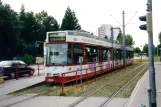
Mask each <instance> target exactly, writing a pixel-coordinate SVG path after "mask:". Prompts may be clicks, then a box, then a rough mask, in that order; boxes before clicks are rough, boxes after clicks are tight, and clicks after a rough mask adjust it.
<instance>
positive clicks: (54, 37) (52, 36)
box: [49, 32, 66, 42]
mask: <svg viewBox="0 0 161 107" xmlns="http://www.w3.org/2000/svg"><path fill="white" fill-rule="evenodd" d="M65 41H66V34H65V33H64V32H59V33H49V42H65Z"/></svg>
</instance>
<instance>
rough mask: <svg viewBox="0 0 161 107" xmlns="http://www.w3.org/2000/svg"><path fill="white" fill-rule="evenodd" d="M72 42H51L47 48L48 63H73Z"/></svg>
mask: <svg viewBox="0 0 161 107" xmlns="http://www.w3.org/2000/svg"><path fill="white" fill-rule="evenodd" d="M71 63H72V60H71V47H70V44H68V43H64V44H49V45H48V48H47V65H66V64H71Z"/></svg>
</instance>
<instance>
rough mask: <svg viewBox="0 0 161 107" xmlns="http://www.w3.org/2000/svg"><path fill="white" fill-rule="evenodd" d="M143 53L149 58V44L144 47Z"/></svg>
mask: <svg viewBox="0 0 161 107" xmlns="http://www.w3.org/2000/svg"><path fill="white" fill-rule="evenodd" d="M143 52H144V53H146V55H147V56H148V44H147V43H146V44H145V45H144V46H143Z"/></svg>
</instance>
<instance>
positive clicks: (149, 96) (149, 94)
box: [147, 87, 152, 107]
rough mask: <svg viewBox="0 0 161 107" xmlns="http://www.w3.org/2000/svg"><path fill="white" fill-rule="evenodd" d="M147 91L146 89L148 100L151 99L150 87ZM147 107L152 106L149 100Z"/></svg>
mask: <svg viewBox="0 0 161 107" xmlns="http://www.w3.org/2000/svg"><path fill="white" fill-rule="evenodd" d="M147 91H148V99H149V101H151V88H150V87H149V88H147ZM149 107H152V105H151V103H150V102H149Z"/></svg>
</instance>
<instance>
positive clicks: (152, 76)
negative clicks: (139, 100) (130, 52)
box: [147, 0, 157, 107]
mask: <svg viewBox="0 0 161 107" xmlns="http://www.w3.org/2000/svg"><path fill="white" fill-rule="evenodd" d="M147 5H148V10H147V11H148V13H147V32H148V42H149V46H148V52H149V83H150V88H151V89H152V91H151V105H152V107H157V104H156V85H155V68H154V56H153V28H152V27H153V25H152V0H148V4H147Z"/></svg>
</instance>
